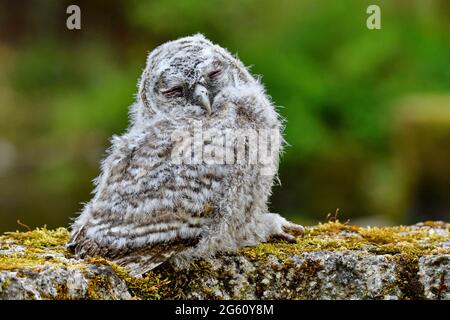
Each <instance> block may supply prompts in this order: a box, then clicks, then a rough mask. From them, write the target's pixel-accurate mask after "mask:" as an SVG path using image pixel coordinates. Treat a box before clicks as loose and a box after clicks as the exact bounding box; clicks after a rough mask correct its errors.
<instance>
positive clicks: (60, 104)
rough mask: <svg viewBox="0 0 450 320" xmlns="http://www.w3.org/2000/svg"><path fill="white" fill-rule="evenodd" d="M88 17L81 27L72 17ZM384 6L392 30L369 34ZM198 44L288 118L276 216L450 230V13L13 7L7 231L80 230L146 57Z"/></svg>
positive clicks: (2, 92)
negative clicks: (256, 85)
mask: <svg viewBox="0 0 450 320" xmlns="http://www.w3.org/2000/svg"><path fill="white" fill-rule="evenodd" d="M70 4H77V5H79V6H80V7H81V26H82V29H81V30H75V31H70V30H68V29H67V28H66V18H67V16H68V15H67V14H66V8H67V6H68V5H70ZM369 4H378V5H380V7H381V13H382V29H381V30H368V29H367V28H366V19H367V17H368V14H367V13H366V8H367V6H368V5H369ZM196 32H202V33H204V34H205V35H206V36H207V37H208V38H210V39H211V40H213V41H214V42H217V43H219V44H220V45H222V46H224V47H226V48H228V49H229V50H230V51H231V52H233V53H237V54H238V56H239V57H240V58H241V59H242V60H243V61H244V63H245V64H246V65H250V66H251V70H252V72H253V73H255V74H259V75H262V76H263V78H262V79H263V82H264V83H265V84H266V86H267V89H268V92H269V93H270V94H271V95H272V97H273V100H274V101H275V103H276V104H277V105H280V106H282V108H281V109H280V111H281V113H282V114H283V116H284V117H285V118H286V119H287V129H286V140H287V141H288V142H289V143H290V147H288V148H287V149H286V152H285V154H284V157H283V159H282V162H281V168H280V177H281V181H282V185H281V186H277V187H276V188H275V189H274V195H273V197H272V204H271V206H272V209H273V210H274V211H276V212H280V213H281V214H282V215H284V216H287V217H289V218H291V219H292V220H294V221H297V222H299V223H304V224H306V225H308V224H314V223H317V222H319V221H324V220H326V219H327V215H328V213H331V214H332V215H334V214H335V212H336V210H337V209H338V208H339V215H338V217H339V218H340V220H343V221H346V220H347V219H350V221H351V222H353V223H358V224H363V225H367V224H373V225H389V224H398V223H413V222H417V221H421V220H429V219H441V220H447V221H448V220H450V203H449V198H450V36H449V34H450V1H448V0H434V1H432V0H428V1H427V0H423V1H415V0H390V1H375V0H373V1H362V0H350V1H335V0H332V1H325V0H322V1H316V0H311V1H294V0H293V1H288V0H278V1H272V0H243V1H232V0H208V1H193V0H177V1H175V0H165V1H117V0H108V1H88V0H86V1H62V0H53V1H52V0H48V1H45V0H44V1H30V0H29V1H5V0H1V2H0V231H6V230H15V229H19V230H23V229H24V228H26V227H24V226H21V225H20V224H19V223H18V222H17V220H20V222H21V223H23V224H25V225H27V226H29V227H36V226H43V225H47V226H48V227H50V228H53V227H57V226H67V225H68V223H69V221H70V217H74V215H75V213H76V212H77V211H79V210H80V209H81V207H82V205H81V203H82V202H86V201H88V200H89V199H90V197H91V195H90V192H91V190H92V184H91V180H92V179H93V178H95V177H96V176H97V175H98V173H99V166H98V163H99V160H100V159H101V158H102V157H103V156H104V151H105V149H106V148H107V147H108V145H109V137H110V136H111V135H112V134H114V133H115V134H119V133H121V132H123V131H124V129H125V128H126V126H127V121H128V120H127V112H128V106H129V105H130V104H131V103H132V102H133V100H134V94H135V93H136V90H137V89H136V83H137V79H138V77H139V75H140V73H141V71H142V69H143V68H144V64H145V58H146V54H147V52H148V51H149V50H151V49H152V48H154V47H155V46H157V45H159V44H161V43H163V42H165V41H167V40H171V39H175V38H177V37H181V36H185V35H190V34H193V33H196Z"/></svg>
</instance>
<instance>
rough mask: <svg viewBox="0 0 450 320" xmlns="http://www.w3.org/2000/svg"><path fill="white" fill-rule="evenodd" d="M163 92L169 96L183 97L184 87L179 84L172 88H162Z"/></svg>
mask: <svg viewBox="0 0 450 320" xmlns="http://www.w3.org/2000/svg"><path fill="white" fill-rule="evenodd" d="M161 93H162V94H163V95H165V96H166V97H168V98H176V97H181V95H182V94H183V87H181V86H177V87H173V88H170V89H165V90H161Z"/></svg>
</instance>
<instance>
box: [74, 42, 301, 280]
mask: <svg viewBox="0 0 450 320" xmlns="http://www.w3.org/2000/svg"><path fill="white" fill-rule="evenodd" d="M105 112H107V110H105ZM130 115H131V122H130V127H129V128H128V130H127V131H126V132H125V133H124V134H123V135H122V136H114V137H113V138H112V146H111V148H110V149H109V151H108V156H107V157H106V159H105V160H104V161H103V163H102V172H101V174H100V176H99V177H98V178H97V179H96V180H95V184H96V188H95V190H94V197H93V199H92V200H91V201H90V202H88V203H87V204H86V205H85V207H84V210H83V212H82V213H81V215H80V216H79V217H78V218H77V219H76V220H75V222H74V223H73V225H72V233H71V239H70V241H69V243H68V248H69V249H71V250H72V251H73V252H74V253H75V255H76V256H78V257H81V258H82V257H85V256H94V255H99V256H103V257H105V258H107V259H109V260H112V261H115V262H116V263H118V264H120V265H123V266H125V267H126V268H128V269H129V271H130V273H131V274H133V275H141V274H143V273H145V272H148V271H149V270H151V269H153V268H155V267H156V266H158V265H160V264H161V263H163V262H164V261H166V260H169V259H170V262H171V263H172V264H174V265H175V266H176V267H180V268H183V267H186V266H188V265H189V264H190V263H191V262H193V261H194V260H195V259H198V258H205V259H208V258H210V257H212V256H213V255H215V254H216V253H218V252H226V251H233V250H236V249H238V248H241V247H243V246H254V245H256V244H258V243H260V242H265V241H267V240H268V239H269V238H271V237H280V238H282V239H285V240H288V241H295V237H294V236H293V235H292V234H294V235H298V234H301V233H302V231H303V228H302V227H301V226H299V225H295V224H293V223H291V222H288V221H287V220H285V219H284V218H283V217H281V216H279V215H278V214H275V213H270V212H268V206H267V203H268V198H269V196H270V194H271V188H272V184H273V182H274V179H275V178H276V172H277V168H278V158H279V155H280V152H281V149H282V144H283V143H282V142H283V138H282V135H281V133H282V129H283V126H282V122H281V120H280V117H279V115H278V114H277V112H276V110H275V107H274V105H273V104H272V102H271V100H270V98H269V97H268V95H267V94H266V93H265V90H264V87H263V85H262V84H261V83H260V81H259V80H258V79H255V78H254V77H253V76H252V75H251V74H250V73H249V71H248V70H247V69H246V68H245V66H244V65H243V64H242V62H241V61H239V60H238V59H237V58H236V57H234V56H232V55H231V54H230V53H229V52H228V51H226V50H225V49H223V48H221V47H220V46H218V45H214V44H213V43H211V42H210V41H209V40H207V39H206V38H205V37H204V36H202V35H199V34H198V35H194V36H190V37H185V38H181V39H178V40H175V41H171V42H168V43H165V44H163V45H161V46H159V47H157V48H156V49H154V50H153V51H152V52H151V53H150V54H149V56H148V59H147V65H146V68H145V70H144V71H143V74H142V77H141V79H140V81H139V84H138V95H137V99H136V102H135V103H134V104H133V105H132V106H131V112H130Z"/></svg>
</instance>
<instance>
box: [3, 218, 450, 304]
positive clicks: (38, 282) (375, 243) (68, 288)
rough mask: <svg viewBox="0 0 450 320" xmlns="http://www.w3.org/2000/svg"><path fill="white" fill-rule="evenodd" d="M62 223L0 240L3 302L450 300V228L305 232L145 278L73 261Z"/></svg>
mask: <svg viewBox="0 0 450 320" xmlns="http://www.w3.org/2000/svg"><path fill="white" fill-rule="evenodd" d="M68 235H69V234H68V231H67V229H65V228H59V229H56V230H47V229H46V228H43V229H36V230H33V231H29V232H10V233H6V234H4V235H3V236H0V299H179V298H185V299H450V224H447V223H444V222H424V223H419V224H416V225H413V226H398V227H385V228H376V227H367V228H362V227H358V226H354V225H348V224H343V223H340V222H339V221H333V222H328V223H324V224H319V225H317V226H314V227H310V228H307V229H306V232H305V235H304V236H303V237H301V238H298V239H297V243H295V244H290V243H285V242H271V243H265V244H261V245H259V246H257V247H249V248H243V249H242V250H240V251H239V252H237V253H224V254H223V255H219V256H217V257H216V258H214V259H212V260H209V261H203V260H201V261H196V262H195V263H193V264H192V266H191V267H190V269H188V270H175V269H174V267H173V266H171V265H170V263H166V264H164V265H162V266H161V267H160V268H158V269H156V270H154V271H152V272H150V273H149V274H147V275H146V276H145V277H144V278H134V277H131V276H130V275H129V274H128V273H127V271H126V270H125V269H123V268H121V267H119V266H117V265H115V264H113V263H110V262H108V261H106V260H104V259H103V258H100V257H98V258H89V259H86V260H78V259H74V258H73V257H72V256H71V255H70V254H69V253H68V252H67V251H66V250H65V248H64V245H65V243H66V241H67V239H68Z"/></svg>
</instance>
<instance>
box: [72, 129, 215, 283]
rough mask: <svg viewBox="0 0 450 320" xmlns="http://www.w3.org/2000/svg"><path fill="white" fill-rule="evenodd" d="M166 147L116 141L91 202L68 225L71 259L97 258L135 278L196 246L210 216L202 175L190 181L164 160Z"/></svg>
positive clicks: (149, 141) (188, 170)
mask: <svg viewBox="0 0 450 320" xmlns="http://www.w3.org/2000/svg"><path fill="white" fill-rule="evenodd" d="M117 139H118V140H117ZM171 148H172V145H171V143H170V141H161V140H158V141H157V140H156V139H155V138H154V137H152V136H147V137H146V138H145V139H143V141H140V142H134V143H131V142H130V141H127V140H126V139H124V138H116V141H114V142H113V147H112V149H111V151H110V155H109V156H108V157H107V158H106V160H105V161H104V163H103V165H102V172H103V173H102V175H101V176H100V177H99V179H98V181H97V188H96V190H95V197H94V198H93V199H92V200H91V201H90V202H89V203H88V204H87V205H86V207H85V208H84V211H83V213H82V214H81V215H80V216H79V218H78V219H77V220H76V221H75V223H74V225H73V226H72V230H73V231H72V237H71V240H70V241H69V244H68V248H69V249H71V250H72V251H73V252H74V253H75V255H76V256H78V257H80V258H83V257H86V256H95V255H99V256H103V257H105V258H107V259H109V260H112V261H115V262H117V263H118V264H119V265H122V266H125V267H126V268H128V269H129V270H130V272H132V273H133V274H135V275H138V274H142V273H145V272H147V271H149V270H151V269H153V268H155V267H156V266H158V265H160V264H161V263H163V262H164V261H166V260H167V259H169V258H170V257H171V256H172V255H174V254H175V253H177V252H180V251H182V250H184V249H186V248H188V247H191V246H194V245H195V244H196V243H197V242H198V241H199V237H200V235H201V232H202V228H203V226H204V225H205V224H206V223H207V222H208V221H209V218H208V215H209V214H210V213H211V206H210V205H209V204H208V199H209V198H210V195H209V193H210V191H211V190H209V189H208V185H209V184H208V181H207V180H208V178H207V176H208V173H207V172H205V173H204V174H200V175H199V176H197V177H193V174H194V172H197V171H198V170H197V169H196V168H195V167H186V166H185V167H183V165H176V164H174V163H173V162H171V161H170V159H169V158H168V157H170V152H171ZM202 177H203V178H204V179H202Z"/></svg>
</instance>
